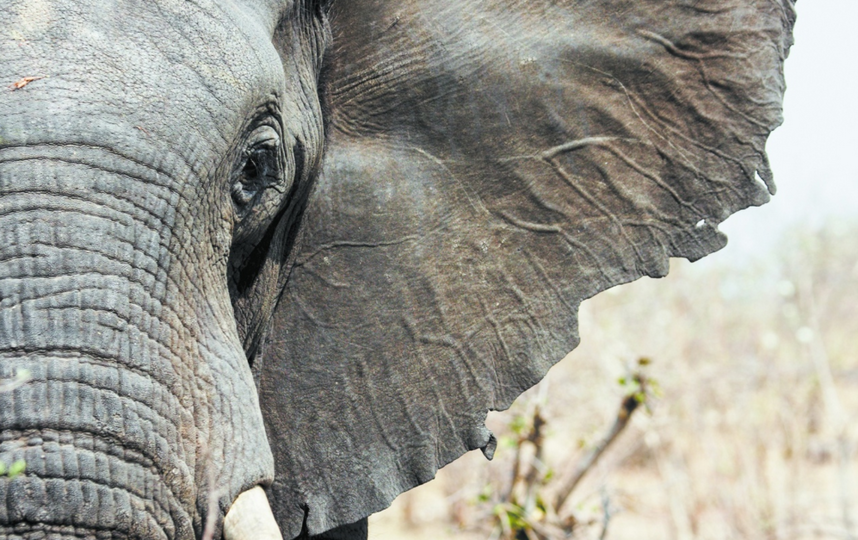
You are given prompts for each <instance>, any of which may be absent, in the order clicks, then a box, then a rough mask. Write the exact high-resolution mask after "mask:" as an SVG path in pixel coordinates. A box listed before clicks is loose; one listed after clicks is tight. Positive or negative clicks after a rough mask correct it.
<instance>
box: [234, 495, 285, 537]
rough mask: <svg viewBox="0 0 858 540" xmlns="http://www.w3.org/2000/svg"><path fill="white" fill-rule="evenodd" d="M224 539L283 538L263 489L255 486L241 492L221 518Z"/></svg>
mask: <svg viewBox="0 0 858 540" xmlns="http://www.w3.org/2000/svg"><path fill="white" fill-rule="evenodd" d="M223 538H224V540H283V535H282V534H280V528H279V527H277V523H276V522H275V521H274V513H273V512H271V505H269V504H268V497H267V496H266V495H265V490H263V489H262V488H261V487H259V486H256V487H254V488H251V489H248V490H247V491H244V492H242V493H241V494H240V495H239V496H238V497H236V499H235V501H234V502H233V503H232V506H231V507H230V508H229V512H227V513H226V517H225V518H224V519H223Z"/></svg>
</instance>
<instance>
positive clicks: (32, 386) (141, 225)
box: [0, 0, 795, 540]
mask: <svg viewBox="0 0 858 540" xmlns="http://www.w3.org/2000/svg"><path fill="white" fill-rule="evenodd" d="M794 18H795V14H794V10H793V1H792V0H775V1H772V0H749V1H747V2H735V1H732V0H707V1H705V2H692V3H689V2H681V1H675V2H674V1H664V0H636V1H634V2H632V1H631V0H629V1H619V2H606V1H604V0H601V1H580V0H575V1H573V0H562V1H554V0H551V1H549V0H531V1H527V2H525V1H520V0H475V1H474V2H471V3H469V4H468V5H467V6H463V5H458V4H454V3H450V2H448V1H445V0H444V1H442V0H422V1H418V0H413V1H412V0H409V1H405V2H391V1H389V0H351V1H349V2H345V1H337V2H334V3H332V2H330V1H329V0H193V1H185V0H151V1H147V2H136V1H131V0H91V1H87V2H83V1H80V0H0V379H10V378H13V377H15V376H16V373H22V372H24V371H26V372H27V373H29V376H30V381H29V382H28V383H26V384H24V385H22V386H20V387H19V388H16V389H15V390H14V391H10V392H3V393H0V461H3V462H4V463H7V464H8V463H12V462H14V461H16V460H21V459H23V460H24V461H26V463H27V469H26V472H25V474H23V475H20V476H17V477H15V478H8V477H0V539H6V538H9V539H12V538H15V539H19V538H26V539H30V538H33V539H35V538H43V537H44V536H45V535H48V536H50V537H51V538H95V537H110V538H140V539H143V538H146V539H153V538H164V539H190V538H202V537H203V536H204V535H205V534H211V535H212V537H213V538H221V537H226V538H227V539H228V540H232V539H233V538H245V537H252V536H255V535H265V537H266V538H276V537H277V533H276V532H271V531H273V525H272V523H273V522H272V519H273V520H276V525H277V526H279V528H280V531H282V537H283V538H319V539H322V538H327V539H338V538H339V539H348V538H366V536H367V525H366V516H368V515H369V514H371V513H373V512H376V511H379V510H381V509H383V508H384V507H386V506H387V505H388V504H389V503H390V502H391V501H392V500H393V498H394V497H395V496H396V495H398V494H399V493H401V492H402V491H405V490H407V489H410V488H411V487H414V486H416V485H418V484H420V483H423V482H426V481H429V480H431V478H432V477H433V476H434V474H435V472H436V471H437V469H438V468H440V467H441V466H443V465H445V464H446V463H449V462H450V461H452V460H454V459H456V458H457V457H459V456H460V455H462V454H463V453H464V452H466V451H469V450H473V449H478V448H479V449H482V450H483V452H484V453H485V454H486V455H487V456H489V457H490V456H491V454H492V451H493V449H494V438H493V436H492V435H491V433H490V432H489V431H488V430H487V429H486V428H485V425H484V420H485V416H486V414H487V412H488V411H489V410H495V409H504V408H506V407H508V406H509V404H510V403H511V402H512V400H513V399H514V398H515V397H516V396H517V395H519V394H520V393H521V392H523V391H524V390H526V389H527V388H529V387H530V386H532V385H533V384H535V383H536V382H538V381H539V379H540V378H541V377H542V376H543V375H544V374H545V372H546V371H547V369H548V368H549V367H550V366H551V365H552V364H553V363H554V362H556V361H558V360H559V359H561V358H562V357H563V356H564V355H565V354H566V353H568V352H569V350H571V349H572V348H574V346H575V345H576V344H577V342H578V334H577V321H576V317H577V306H578V305H579V303H580V302H581V301H583V300H584V299H585V298H588V297H590V296H592V295H594V294H597V293H598V292H600V291H602V290H604V289H607V288H609V287H611V286H614V285H617V284H620V283H625V282H628V281H632V280H634V279H637V278H638V277H641V276H643V275H649V276H661V275H664V274H666V272H667V268H668V259H669V257H686V258H690V259H697V258H700V257H702V256H705V255H706V254H708V253H710V252H712V251H715V250H717V249H719V248H720V247H722V246H723V245H724V243H725V238H724V237H723V235H722V234H721V233H720V232H718V230H717V226H718V224H719V223H720V222H721V221H723V220H724V219H725V218H726V217H727V216H729V215H730V214H732V213H733V212H735V211H738V210H740V209H743V208H745V207H748V206H752V205H759V204H763V203H764V202H766V201H767V200H768V199H769V194H770V193H773V192H774V183H773V180H772V174H771V171H770V170H769V168H768V162H767V159H766V156H765V141H766V138H767V137H768V135H769V133H770V132H771V131H772V130H773V129H774V128H775V127H776V126H777V125H779V123H780V121H781V100H782V95H783V90H784V83H783V76H782V66H783V61H784V59H785V58H786V56H787V54H788V51H789V46H790V44H791V29H792V24H793V22H794ZM259 487H262V488H264V490H265V496H262V492H261V491H260V490H259V489H258V488H259ZM265 499H267V501H268V503H269V504H270V509H269V508H268V506H267V505H266V504H265V503H264V502H263V501H265ZM237 501H240V502H237ZM233 508H234V509H235V510H236V512H238V513H237V514H236V513H230V512H232V510H231V509H233ZM257 511H259V512H260V514H259V515H256V514H255V512H257ZM260 515H261V516H262V517H261V518H259V519H261V521H260V520H257V518H258V517H259V516H260ZM272 515H273V518H272ZM224 516H226V520H225V521H226V525H224ZM257 524H261V525H257ZM233 531H239V532H237V533H236V532H233ZM241 531H244V532H241ZM247 531H250V532H247ZM263 531H268V532H263Z"/></svg>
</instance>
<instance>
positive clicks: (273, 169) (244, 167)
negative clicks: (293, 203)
mask: <svg viewBox="0 0 858 540" xmlns="http://www.w3.org/2000/svg"><path fill="white" fill-rule="evenodd" d="M281 154H282V148H281V144H280V137H279V135H277V132H276V131H274V129H272V128H271V127H269V126H263V127H262V128H259V129H258V130H257V132H256V133H254V136H253V137H252V138H251V140H250V144H249V148H248V150H247V151H246V153H245V154H244V161H243V163H241V164H240V165H239V169H238V172H237V174H236V176H235V178H234V180H233V182H232V200H233V202H234V203H235V204H236V206H237V207H238V208H239V209H243V208H244V207H246V206H247V205H248V204H250V203H251V202H253V200H254V199H255V198H256V196H257V195H258V194H259V193H260V192H262V191H264V190H265V189H267V188H270V187H273V188H275V189H277V190H278V191H283V188H282V187H281V186H280V183H281V178H282V176H283V167H282V160H281Z"/></svg>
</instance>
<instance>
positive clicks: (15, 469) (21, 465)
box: [9, 459, 27, 478]
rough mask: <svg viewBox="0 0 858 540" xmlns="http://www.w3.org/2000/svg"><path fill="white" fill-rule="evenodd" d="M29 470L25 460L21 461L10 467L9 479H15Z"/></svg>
mask: <svg viewBox="0 0 858 540" xmlns="http://www.w3.org/2000/svg"><path fill="white" fill-rule="evenodd" d="M26 469H27V462H25V461H24V460H23V459H19V460H18V461H16V462H15V463H13V464H12V466H11V467H9V478H15V477H16V476H18V475H19V474H23V472H24V471H25V470H26Z"/></svg>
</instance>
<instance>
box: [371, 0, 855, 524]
mask: <svg viewBox="0 0 858 540" xmlns="http://www.w3.org/2000/svg"><path fill="white" fill-rule="evenodd" d="M797 9H798V22H797V25H796V29H795V38H796V45H795V46H794V47H793V49H792V52H791V55H790V58H789V60H788V61H787V63H786V77H787V83H788V90H787V94H786V101H785V112H784V116H785V119H786V122H785V124H784V125H783V126H782V127H781V128H780V129H778V130H777V131H775V133H774V134H773V135H772V137H771V139H770V140H769V144H768V149H769V155H770V158H771V162H772V167H773V169H774V172H775V179H776V182H777V184H778V188H779V191H778V194H777V196H776V197H775V198H774V200H773V201H772V202H771V203H770V204H769V205H767V206H765V207H763V208H758V209H751V210H748V211H746V212H742V213H740V214H738V215H736V216H734V217H732V218H731V219H730V220H728V221H727V222H726V223H724V224H723V225H722V227H721V228H722V230H724V231H725V232H726V233H727V235H728V236H729V237H730V244H729V245H728V247H727V248H725V249H724V250H722V251H721V252H719V253H716V254H714V255H712V256H710V257H708V258H707V259H704V260H702V261H700V262H697V263H695V264H690V263H688V262H687V261H683V260H677V261H674V263H673V264H672V267H671V273H670V276H668V277H667V278H664V279H661V280H651V279H642V280H640V281H638V282H635V283H632V284H629V285H626V286H623V287H619V288H616V289H613V290H611V291H608V292H606V293H603V294H602V295H600V296H598V297H596V298H594V299H592V300H589V301H587V302H585V303H584V304H583V305H582V308H581V313H580V319H581V328H580V330H581V336H582V344H581V345H580V346H579V348H578V349H576V350H575V351H574V352H573V353H572V354H570V355H569V357H568V358H566V359H565V360H564V361H563V362H561V363H560V364H558V365H557V366H556V367H555V368H553V369H552V371H551V372H550V374H549V376H548V377H547V378H546V379H545V380H544V381H543V382H542V383H541V384H540V385H538V386H537V387H536V388H534V389H532V390H531V391H530V392H528V393H527V394H525V395H524V396H522V397H521V398H520V399H519V400H518V401H517V402H516V403H515V404H514V406H513V407H512V408H511V409H510V410H509V411H506V412H503V413H492V414H491V415H490V416H489V421H488V423H489V427H490V428H492V430H493V431H494V432H495V433H496V434H497V435H498V438H499V441H500V444H499V448H498V451H497V452H496V455H495V459H494V461H493V462H491V463H489V462H487V461H486V460H485V459H484V458H483V457H482V455H481V454H480V453H479V452H471V453H470V454H469V455H467V456H465V457H464V458H463V459H461V460H459V461H457V462H455V463H453V464H451V465H449V466H448V467H446V468H444V469H443V470H442V471H441V472H440V473H439V475H438V478H437V479H436V480H435V481H434V482H431V483H429V484H427V485H425V486H421V487H420V488H418V489H416V490H412V491H411V492H408V493H406V494H403V495H402V496H400V497H399V499H397V500H396V502H395V503H394V505H393V506H392V507H391V508H390V509H389V510H387V511H385V512H382V513H380V514H378V515H376V516H374V517H373V518H372V519H371V521H370V538H372V539H375V540H383V539H390V538H414V539H423V538H427V539H428V538H434V539H438V538H450V539H486V538H494V539H501V538H506V539H510V538H515V539H529V540H534V539H537V538H540V539H555V538H576V539H597V538H598V539H602V538H612V539H627V538H629V539H631V538H634V539H659V540H661V539H676V540H685V539H777V540H792V539H820V538H824V539H828V538H831V539H850V540H858V429H856V422H855V420H854V419H855V418H856V413H858V240H856V239H857V238H858V181H856V180H858V160H856V159H855V156H856V154H858V144H856V143H858V137H856V135H855V131H856V130H858V105H856V102H855V101H854V100H853V96H854V94H855V93H856V92H858V61H856V59H855V55H856V54H858V32H856V30H855V28H856V26H855V24H856V23H855V21H858V2H855V0H812V1H810V0H801V1H800V2H798V6H797ZM612 436H613V438H612ZM601 450H604V451H601ZM595 457H598V459H594V458H595ZM583 470H586V473H585V474H583V475H581V474H580V473H581V471H583Z"/></svg>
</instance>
